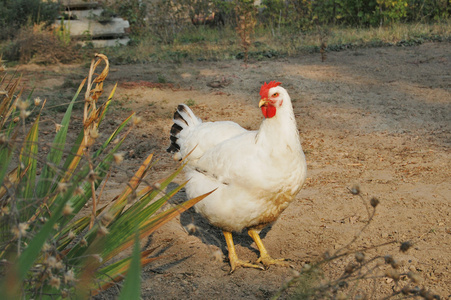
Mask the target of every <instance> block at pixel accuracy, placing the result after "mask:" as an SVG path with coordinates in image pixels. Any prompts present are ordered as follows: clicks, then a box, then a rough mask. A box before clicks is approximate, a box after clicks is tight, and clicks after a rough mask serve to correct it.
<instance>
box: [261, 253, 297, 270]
mask: <svg viewBox="0 0 451 300" xmlns="http://www.w3.org/2000/svg"><path fill="white" fill-rule="evenodd" d="M257 263H261V264H263V265H264V266H265V270H267V269H269V266H271V265H279V266H282V267H289V266H290V264H289V263H288V262H287V261H286V260H285V259H284V258H272V257H271V256H269V255H262V256H260V257H259V258H258V260H257Z"/></svg>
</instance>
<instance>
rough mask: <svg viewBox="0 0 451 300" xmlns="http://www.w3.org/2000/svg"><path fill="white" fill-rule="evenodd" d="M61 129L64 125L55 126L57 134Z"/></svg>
mask: <svg viewBox="0 0 451 300" xmlns="http://www.w3.org/2000/svg"><path fill="white" fill-rule="evenodd" d="M61 128H63V125H61V124H55V132H58V131H60V130H61Z"/></svg>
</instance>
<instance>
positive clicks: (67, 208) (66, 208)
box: [63, 204, 74, 216]
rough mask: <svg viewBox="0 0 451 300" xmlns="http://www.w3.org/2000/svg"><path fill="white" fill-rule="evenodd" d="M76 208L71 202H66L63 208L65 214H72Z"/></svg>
mask: <svg viewBox="0 0 451 300" xmlns="http://www.w3.org/2000/svg"><path fill="white" fill-rule="evenodd" d="M73 211H74V209H73V208H72V206H70V205H69V204H66V205H65V206H64V208H63V216H70V215H71V214H72V212H73Z"/></svg>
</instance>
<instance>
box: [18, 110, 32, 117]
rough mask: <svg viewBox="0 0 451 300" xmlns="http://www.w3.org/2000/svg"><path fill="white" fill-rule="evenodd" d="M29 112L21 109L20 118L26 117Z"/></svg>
mask: <svg viewBox="0 0 451 300" xmlns="http://www.w3.org/2000/svg"><path fill="white" fill-rule="evenodd" d="M30 114H31V112H29V111H27V110H21V111H20V114H19V116H20V118H21V119H26V118H27V117H28V116H29V115H30Z"/></svg>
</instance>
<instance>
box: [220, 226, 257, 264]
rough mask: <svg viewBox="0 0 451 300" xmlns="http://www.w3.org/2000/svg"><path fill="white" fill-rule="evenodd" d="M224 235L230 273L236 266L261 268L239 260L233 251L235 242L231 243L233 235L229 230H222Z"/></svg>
mask: <svg viewBox="0 0 451 300" xmlns="http://www.w3.org/2000/svg"><path fill="white" fill-rule="evenodd" d="M222 233H224V237H225V240H226V243H227V248H228V250H229V262H230V273H233V272H234V271H235V270H236V268H238V267H243V268H256V269H262V270H264V268H263V267H262V266H259V265H255V264H252V263H250V262H247V261H244V260H241V259H239V258H238V255H236V251H235V244H234V243H233V237H232V233H231V232H229V231H223V232H222Z"/></svg>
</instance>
